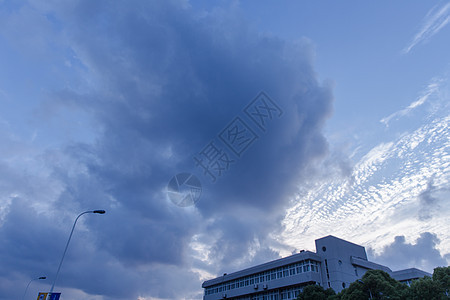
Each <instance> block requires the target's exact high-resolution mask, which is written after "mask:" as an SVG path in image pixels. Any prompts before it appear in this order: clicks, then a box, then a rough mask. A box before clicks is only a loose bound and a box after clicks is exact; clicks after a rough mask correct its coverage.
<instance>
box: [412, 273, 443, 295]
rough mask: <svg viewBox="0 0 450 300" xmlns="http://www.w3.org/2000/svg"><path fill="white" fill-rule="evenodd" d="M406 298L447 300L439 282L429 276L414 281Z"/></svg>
mask: <svg viewBox="0 0 450 300" xmlns="http://www.w3.org/2000/svg"><path fill="white" fill-rule="evenodd" d="M406 298H407V299H411V300H422V299H429V300H441V299H447V297H446V296H445V295H444V291H443V289H442V287H441V285H440V284H439V282H437V281H434V280H433V279H431V278H430V277H428V276H425V277H424V278H420V279H417V280H414V281H413V282H412V283H411V286H410V288H409V289H408V291H407V292H406Z"/></svg>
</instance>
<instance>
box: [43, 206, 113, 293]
mask: <svg viewBox="0 0 450 300" xmlns="http://www.w3.org/2000/svg"><path fill="white" fill-rule="evenodd" d="M89 213H92V214H101V215H103V214H104V213H106V211H104V210H88V211H85V212H82V213H81V214H79V215H78V217H77V218H76V219H75V222H73V226H72V231H71V232H70V235H69V239H68V240H67V243H66V248H64V253H63V256H62V257H61V261H60V262H59V266H58V271H56V275H55V279H54V280H53V284H52V288H51V289H50V293H49V297H50V296H51V294H52V293H53V289H54V287H55V283H56V279H57V278H58V274H59V270H61V266H62V263H63V260H64V256H66V252H67V248H68V247H69V243H70V239H71V238H72V234H73V230H74V229H75V225H76V224H77V221H78V219H79V218H80V217H81V216H82V215H84V214H89Z"/></svg>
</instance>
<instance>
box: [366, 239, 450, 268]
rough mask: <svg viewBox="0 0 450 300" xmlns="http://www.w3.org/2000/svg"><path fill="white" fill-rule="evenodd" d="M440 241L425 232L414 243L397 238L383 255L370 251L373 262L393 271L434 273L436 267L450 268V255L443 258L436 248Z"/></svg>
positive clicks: (383, 251) (386, 247) (385, 249)
mask: <svg viewBox="0 0 450 300" xmlns="http://www.w3.org/2000/svg"><path fill="white" fill-rule="evenodd" d="M439 243H440V240H439V239H438V237H437V236H436V234H433V233H430V232H424V233H422V234H420V237H419V238H418V239H417V240H416V242H415V243H414V244H413V243H411V244H410V243H407V242H406V240H405V237H404V236H402V235H401V236H396V237H395V240H394V242H392V244H389V245H387V246H385V247H384V248H383V249H382V251H381V253H378V254H375V253H374V251H373V250H371V249H369V250H368V252H369V255H371V256H372V257H373V261H376V262H377V263H381V264H384V265H386V266H389V267H390V268H391V269H392V270H394V271H395V270H399V269H406V268H413V267H414V268H419V269H423V270H427V271H428V272H430V273H433V269H434V268H436V267H446V266H448V260H450V255H449V254H447V255H445V256H442V255H441V253H440V252H439V250H438V249H436V246H437V245H438V244H439Z"/></svg>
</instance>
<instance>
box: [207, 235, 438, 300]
mask: <svg viewBox="0 0 450 300" xmlns="http://www.w3.org/2000/svg"><path fill="white" fill-rule="evenodd" d="M315 243H316V252H311V251H303V250H302V251H300V253H297V254H294V255H291V256H288V257H284V258H281V259H278V260H274V261H271V262H268V263H264V264H262V265H258V266H254V267H251V268H248V269H244V270H241V271H237V272H234V273H231V274H224V275H223V276H220V277H217V278H214V279H211V280H207V281H205V282H204V283H203V285H202V287H203V288H204V296H203V299H204V300H217V299H236V300H237V299H239V300H244V299H245V300H247V299H248V300H285V299H296V298H297V296H298V294H299V293H300V292H301V290H302V289H303V287H304V286H306V285H309V284H319V285H321V286H323V287H324V288H325V289H326V288H329V287H331V288H333V289H334V290H335V291H336V292H340V291H341V290H342V289H344V288H346V287H348V286H349V285H350V283H352V282H353V281H355V280H358V279H360V278H361V277H362V276H363V275H364V273H365V272H366V271H368V270H374V269H377V270H383V271H385V272H387V273H389V274H390V275H391V276H392V277H393V278H395V279H396V280H399V281H401V282H405V283H409V282H410V281H411V280H413V279H417V278H420V277H424V276H431V274H429V273H427V272H424V271H421V270H418V269H415V268H412V269H405V270H400V271H392V270H391V269H389V268H388V267H386V266H383V265H380V264H376V263H373V262H370V261H368V260H367V255H366V250H365V249H364V247H362V246H359V245H356V244H353V243H350V242H348V241H345V240H342V239H339V238H337V237H334V236H331V235H330V236H326V237H324V238H321V239H318V240H316V241H315Z"/></svg>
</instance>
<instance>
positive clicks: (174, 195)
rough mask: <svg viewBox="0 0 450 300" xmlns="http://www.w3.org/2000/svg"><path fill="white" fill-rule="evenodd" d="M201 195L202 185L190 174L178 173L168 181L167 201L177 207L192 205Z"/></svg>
mask: <svg viewBox="0 0 450 300" xmlns="http://www.w3.org/2000/svg"><path fill="white" fill-rule="evenodd" d="M201 194H202V184H201V183H200V180H198V178H197V177H196V176H195V175H193V174H191V173H179V174H177V175H175V176H173V177H172V179H170V181H169V184H168V185H167V195H168V196H169V199H170V200H171V201H172V202H173V203H174V204H175V205H178V206H181V207H187V206H191V205H194V204H195V203H197V201H198V200H199V199H200V195H201Z"/></svg>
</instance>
